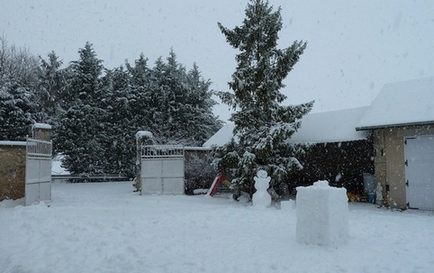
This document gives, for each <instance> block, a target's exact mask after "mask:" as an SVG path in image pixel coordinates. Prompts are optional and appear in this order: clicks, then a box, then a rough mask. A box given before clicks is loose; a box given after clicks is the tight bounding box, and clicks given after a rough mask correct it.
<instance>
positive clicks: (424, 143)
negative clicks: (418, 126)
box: [404, 136, 434, 210]
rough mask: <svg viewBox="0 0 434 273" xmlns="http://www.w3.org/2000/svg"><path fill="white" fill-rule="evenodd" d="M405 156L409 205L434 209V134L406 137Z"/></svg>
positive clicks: (410, 206)
mask: <svg viewBox="0 0 434 273" xmlns="http://www.w3.org/2000/svg"><path fill="white" fill-rule="evenodd" d="M404 156H405V179H406V184H407V191H406V198H407V205H408V207H409V208H418V209H428V210H434V136H418V137H408V138H405V146H404Z"/></svg>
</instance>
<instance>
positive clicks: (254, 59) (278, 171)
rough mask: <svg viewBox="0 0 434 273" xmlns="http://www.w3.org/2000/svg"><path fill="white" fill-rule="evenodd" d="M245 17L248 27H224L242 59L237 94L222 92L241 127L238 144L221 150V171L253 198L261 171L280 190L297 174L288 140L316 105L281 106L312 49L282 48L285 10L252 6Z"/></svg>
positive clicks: (256, 0)
mask: <svg viewBox="0 0 434 273" xmlns="http://www.w3.org/2000/svg"><path fill="white" fill-rule="evenodd" d="M245 14H246V18H245V19H244V21H243V24H242V25H241V26H240V27H235V28H234V29H233V30H230V29H227V28H225V27H223V26H222V25H221V24H220V23H218V26H219V28H220V30H221V31H222V33H223V34H224V35H225V36H226V40H227V42H228V43H229V44H230V45H231V46H232V47H234V48H236V49H238V50H239V51H240V53H239V54H237V55H236V61H237V68H236V71H235V72H234V73H233V74H232V81H231V82H229V87H230V89H232V90H233V93H231V92H219V96H220V98H221V99H222V101H223V102H224V103H226V104H228V105H229V106H231V107H232V108H233V109H234V110H236V112H235V113H234V114H232V116H231V118H230V120H231V121H233V122H234V123H235V129H234V135H235V136H236V139H233V140H232V141H231V142H230V143H228V144H226V145H225V146H224V147H222V148H221V149H219V150H218V155H219V158H218V160H217V166H218V168H219V170H220V171H224V172H226V173H228V172H230V171H231V170H232V171H231V174H232V176H233V180H232V181H233V183H234V185H235V187H236V189H238V190H244V191H247V192H249V193H250V194H252V193H253V192H254V187H253V177H254V175H255V174H256V172H257V170H258V169H260V168H261V169H265V170H267V171H268V174H269V175H270V176H271V177H272V179H273V183H274V184H275V185H276V184H278V183H282V182H283V180H284V178H285V177H286V176H287V175H288V174H289V173H290V172H291V171H292V170H294V168H297V166H298V164H297V163H298V162H297V160H296V159H295V158H293V157H291V156H290V155H287V154H285V152H286V151H288V150H289V146H288V144H287V140H288V138H290V137H291V135H292V134H293V133H294V132H295V131H296V130H297V129H298V128H299V126H300V119H301V118H302V117H303V115H305V114H307V113H308V112H309V111H310V110H311V108H312V105H313V102H309V103H305V104H301V105H298V106H281V105H280V104H281V103H282V102H283V101H284V100H285V99H286V96H285V95H284V94H282V93H281V92H280V91H279V90H280V89H282V88H283V87H284V84H283V80H284V79H285V77H286V76H287V75H288V73H289V72H290V71H291V70H292V69H293V66H294V65H295V64H296V63H297V61H298V60H299V57H300V55H301V54H302V53H303V51H304V49H305V48H306V43H305V42H302V41H295V42H294V43H293V44H292V45H291V46H290V47H288V48H285V49H278V48H277V40H278V32H279V31H280V30H281V29H282V18H281V15H280V8H279V9H277V11H273V7H272V6H270V5H269V4H268V1H263V0H252V1H250V3H249V4H248V5H247V8H246V10H245Z"/></svg>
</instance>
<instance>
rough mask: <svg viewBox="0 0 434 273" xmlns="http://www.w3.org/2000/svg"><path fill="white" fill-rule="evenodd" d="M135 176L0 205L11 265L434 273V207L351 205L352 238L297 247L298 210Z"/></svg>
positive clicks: (2, 255)
mask: <svg viewBox="0 0 434 273" xmlns="http://www.w3.org/2000/svg"><path fill="white" fill-rule="evenodd" d="M132 190H133V187H132V185H131V183H130V182H117V183H88V184H69V183H54V184H53V191H52V197H53V202H52V204H51V207H49V208H48V207H46V206H45V205H36V206H30V207H22V206H16V207H14V208H5V206H6V205H5V204H6V203H5V202H3V203H0V269H1V272H4V273H13V272H17V273H18V272H19V273H24V272H26V273H27V272H38V273H39V272H40V273H50V272H56V273H58V272H62V273H68V272H71V273H72V272H74V273H75V272H92V273H94V272H104V273H106V272H127V273H134V272H152V273H156V272H215V273H221V272H249V273H251V272H333V273H334V272H403V273H408V272H420V273H425V272H426V273H428V272H432V269H433V268H434V236H433V228H434V212H421V211H405V212H398V211H390V210H386V209H377V208H375V207H374V206H373V205H370V204H350V243H349V244H348V245H347V246H344V247H340V248H338V249H333V248H325V247H320V246H313V245H302V244H298V243H297V242H296V240H295V224H296V218H295V211H294V210H279V209H275V208H271V209H258V208H254V207H251V206H248V205H247V204H243V203H236V202H234V201H232V200H231V199H227V198H211V197H206V196H139V195H138V194H136V193H133V192H132Z"/></svg>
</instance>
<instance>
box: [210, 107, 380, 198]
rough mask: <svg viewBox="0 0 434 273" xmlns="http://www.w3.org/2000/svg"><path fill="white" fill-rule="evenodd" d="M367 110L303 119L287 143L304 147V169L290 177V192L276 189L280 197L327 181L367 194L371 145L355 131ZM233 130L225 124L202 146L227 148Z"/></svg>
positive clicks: (363, 134) (366, 136) (364, 134)
mask: <svg viewBox="0 0 434 273" xmlns="http://www.w3.org/2000/svg"><path fill="white" fill-rule="evenodd" d="M366 109H367V107H360V108H355V109H346V110H340V111H331V112H324V113H313V114H308V115H306V116H304V117H303V119H302V122H301V128H300V129H299V130H298V131H297V132H295V133H294V134H293V136H292V137H291V138H290V139H289V140H288V141H289V142H290V143H291V144H294V145H299V146H302V147H303V152H302V153H300V154H297V155H296V158H297V159H298V160H299V162H300V163H301V165H302V166H303V170H301V171H298V172H296V173H294V175H292V176H291V177H288V182H287V183H286V185H287V186H288V188H287V189H275V190H276V191H277V192H278V193H279V194H280V195H281V196H285V195H293V194H294V191H295V188H296V187H297V186H301V185H311V184H312V183H313V182H316V181H318V180H328V181H329V182H330V184H332V185H334V186H345V187H346V188H347V190H348V191H351V192H353V193H355V194H361V193H362V192H363V191H365V189H364V184H365V183H364V180H366V177H367V175H371V176H373V169H374V164H373V161H372V158H373V150H372V142H371V138H370V132H369V131H356V130H355V129H354V128H355V127H356V125H357V123H358V122H359V120H360V119H361V117H362V116H363V115H364V113H365V111H366ZM233 129H234V124H232V123H230V124H226V125H224V126H223V127H222V128H221V129H220V130H219V131H218V132H217V133H215V134H214V135H213V136H212V137H211V138H210V139H209V140H208V141H206V142H205V143H204V145H203V146H204V147H212V146H222V145H224V144H225V143H227V142H228V141H229V140H230V139H231V137H232V131H233ZM371 184H372V186H373V187H375V185H374V183H371ZM279 191H280V192H279Z"/></svg>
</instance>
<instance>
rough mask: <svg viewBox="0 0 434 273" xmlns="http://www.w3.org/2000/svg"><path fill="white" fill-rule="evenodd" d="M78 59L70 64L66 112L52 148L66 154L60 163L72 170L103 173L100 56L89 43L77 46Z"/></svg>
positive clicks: (105, 136)
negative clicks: (78, 48)
mask: <svg viewBox="0 0 434 273" xmlns="http://www.w3.org/2000/svg"><path fill="white" fill-rule="evenodd" d="M79 54H80V59H79V60H78V61H74V62H72V63H71V65H70V73H71V75H70V76H69V79H68V83H67V86H66V94H65V95H66V97H65V100H66V103H65V106H66V107H67V109H65V112H64V113H62V114H61V121H60V123H59V125H58V127H57V128H56V130H57V135H56V138H55V139H54V144H55V149H56V151H58V152H61V153H63V154H64V155H65V158H64V161H63V162H62V163H63V166H64V167H66V168H67V169H68V170H69V171H70V172H71V173H75V174H79V173H88V174H95V173H102V172H103V171H104V166H105V165H106V162H105V160H106V158H105V157H104V153H105V151H104V146H105V143H106V142H107V135H106V127H107V121H106V110H105V109H104V108H103V106H102V98H103V94H102V91H103V89H102V88H101V79H100V76H101V73H102V70H103V65H102V60H99V59H98V58H97V55H96V53H95V51H94V50H93V48H92V45H91V44H90V43H86V45H85V47H84V48H82V49H80V50H79Z"/></svg>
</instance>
